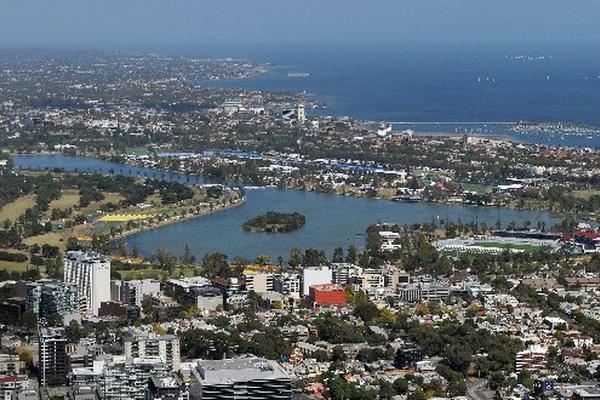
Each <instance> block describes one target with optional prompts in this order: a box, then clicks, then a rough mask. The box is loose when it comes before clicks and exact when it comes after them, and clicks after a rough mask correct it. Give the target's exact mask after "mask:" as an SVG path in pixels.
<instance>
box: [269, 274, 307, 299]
mask: <svg viewBox="0 0 600 400" xmlns="http://www.w3.org/2000/svg"><path fill="white" fill-rule="evenodd" d="M273 290H275V291H276V292H279V293H281V294H285V295H288V296H290V297H292V298H294V299H299V298H300V293H302V278H301V276H300V275H299V274H290V273H282V274H281V275H277V276H275V280H274V281H273Z"/></svg>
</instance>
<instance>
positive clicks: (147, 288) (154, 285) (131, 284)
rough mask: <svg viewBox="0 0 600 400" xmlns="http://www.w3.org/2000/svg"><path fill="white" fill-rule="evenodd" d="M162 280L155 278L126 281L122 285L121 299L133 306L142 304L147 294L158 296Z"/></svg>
mask: <svg viewBox="0 0 600 400" xmlns="http://www.w3.org/2000/svg"><path fill="white" fill-rule="evenodd" d="M159 293H160V282H159V281H156V280H154V279H141V280H131V281H124V282H123V283H122V285H121V301H122V302H123V303H126V304H129V305H132V306H138V307H141V306H142V301H143V300H144V297H145V296H151V297H157V296H158V295H159Z"/></svg>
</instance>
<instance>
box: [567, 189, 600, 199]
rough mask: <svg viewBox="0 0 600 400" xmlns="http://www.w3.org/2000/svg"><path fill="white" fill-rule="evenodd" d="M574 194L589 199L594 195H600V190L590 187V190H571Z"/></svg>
mask: <svg viewBox="0 0 600 400" xmlns="http://www.w3.org/2000/svg"><path fill="white" fill-rule="evenodd" d="M571 193H572V194H573V196H575V197H579V198H580V199H586V200H587V199H589V198H590V197H592V196H600V190H595V189H590V190H573V191H572V192H571Z"/></svg>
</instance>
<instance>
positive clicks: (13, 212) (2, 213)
mask: <svg viewBox="0 0 600 400" xmlns="http://www.w3.org/2000/svg"><path fill="white" fill-rule="evenodd" d="M33 206H35V196H34V195H32V194H30V195H27V196H23V197H20V198H18V199H17V200H15V201H13V202H12V203H8V204H6V205H5V206H4V207H2V208H1V209H0V221H5V220H7V219H9V220H11V221H14V220H16V219H17V218H19V217H20V216H21V215H23V213H24V212H25V210H27V209H28V208H31V207H33Z"/></svg>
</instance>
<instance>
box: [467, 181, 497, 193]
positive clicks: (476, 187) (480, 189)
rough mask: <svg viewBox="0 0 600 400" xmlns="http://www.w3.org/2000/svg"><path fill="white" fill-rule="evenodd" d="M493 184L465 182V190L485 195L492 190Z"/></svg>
mask: <svg viewBox="0 0 600 400" xmlns="http://www.w3.org/2000/svg"><path fill="white" fill-rule="evenodd" d="M492 189H493V188H492V186H490V185H482V184H479V183H464V184H463V190H464V191H467V192H476V193H477V194H479V195H484V194H487V193H491V192H492Z"/></svg>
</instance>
